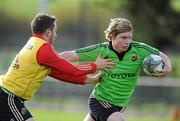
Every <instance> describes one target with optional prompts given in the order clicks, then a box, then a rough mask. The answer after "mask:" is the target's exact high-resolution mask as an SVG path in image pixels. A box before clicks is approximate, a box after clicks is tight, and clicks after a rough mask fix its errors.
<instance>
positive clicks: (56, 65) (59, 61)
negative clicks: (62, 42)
mask: <svg viewBox="0 0 180 121" xmlns="http://www.w3.org/2000/svg"><path fill="white" fill-rule="evenodd" d="M36 59H37V62H38V63H39V64H40V65H43V66H46V67H48V68H50V69H51V71H52V70H53V71H56V72H58V73H59V76H61V74H66V75H69V76H83V75H86V74H89V73H94V72H95V71H96V69H97V68H96V65H95V64H94V63H89V64H84V65H74V64H71V63H70V62H69V61H67V60H65V59H63V58H61V57H60V56H59V55H58V54H57V53H56V52H55V51H54V49H53V47H52V46H51V45H50V44H48V43H45V44H44V45H42V46H41V47H40V49H39V50H38V52H37V54H36Z"/></svg>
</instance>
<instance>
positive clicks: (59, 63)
mask: <svg viewBox="0 0 180 121" xmlns="http://www.w3.org/2000/svg"><path fill="white" fill-rule="evenodd" d="M31 29H32V34H33V36H32V37H30V39H29V40H28V41H27V43H26V44H25V46H24V47H23V48H22V49H21V50H20V52H19V53H18V54H17V56H16V57H15V59H14V60H13V62H12V64H11V66H10V67H9V69H8V71H7V73H6V74H5V75H2V76H0V121H7V120H8V121H11V120H12V121H34V120H33V118H32V115H31V114H30V112H29V111H28V110H27V109H26V107H25V105H24V103H23V102H24V101H26V100H30V99H31V98H32V96H33V95H34V93H35V92H36V91H37V90H38V89H39V87H40V86H41V84H42V83H43V81H44V78H45V77H46V76H47V75H49V76H51V77H53V78H55V79H58V80H63V81H65V82H69V83H74V84H85V83H96V82H97V81H98V80H99V77H100V76H101V75H102V73H98V74H96V75H95V76H93V77H88V76H87V74H90V73H94V72H95V71H96V70H97V69H105V68H108V67H112V64H113V63H112V62H111V60H110V59H102V58H101V57H100V56H99V57H98V58H97V59H96V61H95V62H94V63H88V64H82V65H74V64H71V63H70V62H69V61H67V60H65V59H63V58H61V57H60V56H59V55H58V54H57V53H56V51H55V50H54V48H53V43H54V42H55V39H56V37H57V35H56V30H57V26H56V18H55V17H54V16H49V15H46V14H38V15H36V16H35V17H34V19H33V20H32V22H31Z"/></svg>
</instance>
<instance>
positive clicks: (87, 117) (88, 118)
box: [83, 113, 95, 121]
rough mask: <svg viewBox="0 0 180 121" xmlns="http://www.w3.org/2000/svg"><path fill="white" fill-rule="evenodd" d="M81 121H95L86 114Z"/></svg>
mask: <svg viewBox="0 0 180 121" xmlns="http://www.w3.org/2000/svg"><path fill="white" fill-rule="evenodd" d="M83 121H95V120H94V119H93V118H92V117H91V115H90V114H89V113H88V114H87V115H86V117H85V118H84V120H83Z"/></svg>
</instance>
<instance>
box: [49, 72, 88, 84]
mask: <svg viewBox="0 0 180 121" xmlns="http://www.w3.org/2000/svg"><path fill="white" fill-rule="evenodd" d="M48 76H50V77H53V78H55V79H57V80H60V81H64V82H68V83H72V84H81V85H83V84H85V80H86V78H87V76H70V75H67V74H59V73H58V72H55V71H51V73H50V74H49V75H48Z"/></svg>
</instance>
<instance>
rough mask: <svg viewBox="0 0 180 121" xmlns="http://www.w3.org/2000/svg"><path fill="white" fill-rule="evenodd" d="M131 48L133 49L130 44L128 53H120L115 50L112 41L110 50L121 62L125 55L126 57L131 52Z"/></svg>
mask: <svg viewBox="0 0 180 121" xmlns="http://www.w3.org/2000/svg"><path fill="white" fill-rule="evenodd" d="M131 48H132V45H131V44H130V45H129V47H128V49H127V50H126V51H124V52H122V53H118V52H117V51H116V50H114V48H113V46H112V42H111V41H110V42H109V49H110V50H112V51H113V52H115V53H116V55H117V56H118V58H119V60H120V61H122V60H123V57H124V55H125V54H126V53H127V52H128V51H129V50H131Z"/></svg>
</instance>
